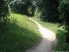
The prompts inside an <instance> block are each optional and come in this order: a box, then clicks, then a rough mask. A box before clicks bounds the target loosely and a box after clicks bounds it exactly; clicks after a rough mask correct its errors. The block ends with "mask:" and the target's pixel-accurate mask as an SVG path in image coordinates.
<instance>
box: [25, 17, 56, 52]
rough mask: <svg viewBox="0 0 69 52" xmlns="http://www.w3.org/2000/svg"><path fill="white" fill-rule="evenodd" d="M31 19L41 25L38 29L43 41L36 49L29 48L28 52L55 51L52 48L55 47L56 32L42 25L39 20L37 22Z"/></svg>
mask: <svg viewBox="0 0 69 52" xmlns="http://www.w3.org/2000/svg"><path fill="white" fill-rule="evenodd" d="M29 19H30V20H32V21H33V22H34V23H36V24H37V25H38V27H39V29H38V30H39V32H40V33H41V35H42V41H41V43H40V44H39V45H38V46H36V47H35V48H34V49H28V50H26V52H52V51H53V50H52V49H53V48H54V47H55V44H56V35H55V33H54V32H52V31H50V30H48V29H46V28H44V27H42V26H41V25H40V24H39V23H38V22H36V21H35V20H33V19H32V18H29Z"/></svg>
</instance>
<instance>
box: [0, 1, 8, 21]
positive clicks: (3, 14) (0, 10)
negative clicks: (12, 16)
mask: <svg viewBox="0 0 69 52" xmlns="http://www.w3.org/2000/svg"><path fill="white" fill-rule="evenodd" d="M8 14H9V6H8V1H7V0H0V22H4V21H5V22H6V21H7V16H8Z"/></svg>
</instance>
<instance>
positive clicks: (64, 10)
mask: <svg viewBox="0 0 69 52" xmlns="http://www.w3.org/2000/svg"><path fill="white" fill-rule="evenodd" d="M59 12H60V19H62V23H63V25H65V30H66V31H67V37H66V39H67V43H69V41H68V39H69V0H62V1H61V2H60V6H59Z"/></svg>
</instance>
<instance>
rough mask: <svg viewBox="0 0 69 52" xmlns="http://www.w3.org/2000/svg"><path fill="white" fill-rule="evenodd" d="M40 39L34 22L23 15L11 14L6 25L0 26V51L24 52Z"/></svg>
mask: <svg viewBox="0 0 69 52" xmlns="http://www.w3.org/2000/svg"><path fill="white" fill-rule="evenodd" d="M40 39H41V35H40V33H39V32H38V26H37V25H36V24H35V23H33V22H32V21H30V20H29V19H28V17H27V16H25V15H20V14H12V18H10V20H9V22H8V23H7V25H5V26H3V27H0V52H21V51H22V52H24V51H25V49H27V48H29V47H32V46H34V45H35V44H37V43H38V42H40Z"/></svg>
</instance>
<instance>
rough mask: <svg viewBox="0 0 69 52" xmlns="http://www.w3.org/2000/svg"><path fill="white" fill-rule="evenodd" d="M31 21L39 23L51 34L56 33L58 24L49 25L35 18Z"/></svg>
mask: <svg viewBox="0 0 69 52" xmlns="http://www.w3.org/2000/svg"><path fill="white" fill-rule="evenodd" d="M33 19H34V20H36V21H37V22H39V23H40V24H41V25H42V26H43V27H45V28H47V29H49V30H52V31H53V32H57V29H58V24H56V23H50V22H44V21H41V20H40V19H38V18H35V17H34V18H33Z"/></svg>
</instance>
